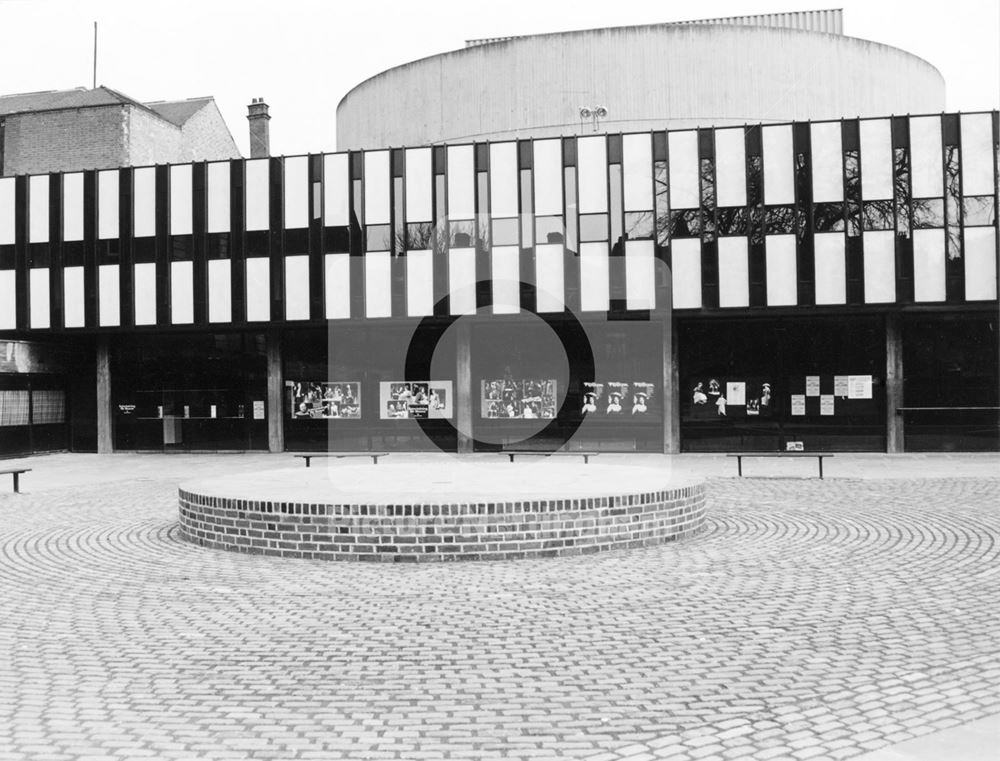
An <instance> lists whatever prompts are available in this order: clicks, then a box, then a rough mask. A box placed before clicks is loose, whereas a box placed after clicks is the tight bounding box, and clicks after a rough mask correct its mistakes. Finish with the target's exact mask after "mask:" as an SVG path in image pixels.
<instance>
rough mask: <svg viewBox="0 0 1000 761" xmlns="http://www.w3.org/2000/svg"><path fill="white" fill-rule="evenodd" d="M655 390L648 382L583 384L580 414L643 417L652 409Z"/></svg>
mask: <svg viewBox="0 0 1000 761" xmlns="http://www.w3.org/2000/svg"><path fill="white" fill-rule="evenodd" d="M655 389H656V386H655V385H654V384H652V383H649V382H648V381H629V382H627V383H626V382H625V381H602V382H595V383H584V384H583V389H582V396H583V405H582V408H581V410H580V412H581V413H583V414H590V415H594V416H599V417H608V416H610V417H618V416H624V417H635V418H641V417H645V416H646V415H649V414H650V410H651V409H652V404H653V400H654V399H655V397H656V392H655Z"/></svg>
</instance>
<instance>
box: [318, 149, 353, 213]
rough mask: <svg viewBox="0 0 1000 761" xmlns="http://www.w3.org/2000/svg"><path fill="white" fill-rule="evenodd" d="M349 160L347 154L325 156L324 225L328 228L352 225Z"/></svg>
mask: <svg viewBox="0 0 1000 761" xmlns="http://www.w3.org/2000/svg"><path fill="white" fill-rule="evenodd" d="M347 159H348V154H346V153H328V154H326V155H325V156H323V224H324V225H325V226H327V227H346V226H347V225H349V224H350V208H351V200H350V195H351V180H350V174H349V172H348V169H349V167H348V163H347Z"/></svg>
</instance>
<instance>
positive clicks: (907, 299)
mask: <svg viewBox="0 0 1000 761" xmlns="http://www.w3.org/2000/svg"><path fill="white" fill-rule="evenodd" d="M891 124H892V133H891V134H892V177H893V182H892V214H893V234H894V236H895V247H894V248H895V257H896V303H897V304H912V303H913V226H912V219H913V213H912V204H911V199H912V197H913V188H912V184H911V180H912V177H911V175H912V172H911V161H910V130H909V119H908V118H907V117H905V116H894V117H893V118H892V122H891ZM897 149H900V150H902V151H903V152H904V153H903V156H904V159H905V162H904V165H903V166H902V167H899V166H897V162H896V151H897ZM899 171H902V172H905V177H906V179H905V180H901V179H900V178H899V177H897V174H896V173H897V172H899ZM900 208H903V209H904V210H905V214H906V219H902V220H901V219H900V218H899V210H900ZM903 225H905V227H906V234H905V235H900V234H899V231H900V228H901V226H903Z"/></svg>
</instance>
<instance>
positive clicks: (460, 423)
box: [454, 320, 474, 454]
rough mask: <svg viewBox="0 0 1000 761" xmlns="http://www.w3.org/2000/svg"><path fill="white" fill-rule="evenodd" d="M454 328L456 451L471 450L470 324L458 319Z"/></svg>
mask: <svg viewBox="0 0 1000 761" xmlns="http://www.w3.org/2000/svg"><path fill="white" fill-rule="evenodd" d="M454 330H455V427H456V428H457V429H458V451H459V452H460V453H462V454H471V453H472V451H473V444H474V442H473V437H472V436H471V435H470V434H471V431H472V410H473V393H472V391H473V389H472V326H471V325H470V324H469V321H468V320H458V322H456V323H455V326H454Z"/></svg>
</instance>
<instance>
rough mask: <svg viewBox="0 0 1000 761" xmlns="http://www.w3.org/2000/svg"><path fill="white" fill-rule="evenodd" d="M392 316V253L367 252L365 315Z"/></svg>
mask: <svg viewBox="0 0 1000 761" xmlns="http://www.w3.org/2000/svg"><path fill="white" fill-rule="evenodd" d="M391 316H392V255H391V254H390V253H389V252H388V251H369V252H368V253H366V254H365V317H391Z"/></svg>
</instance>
